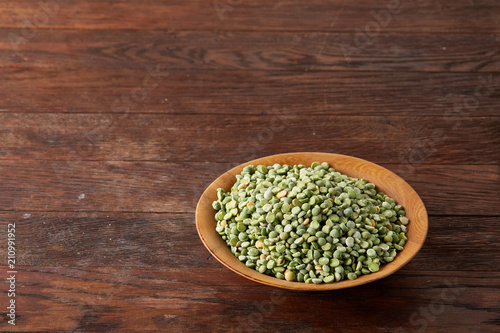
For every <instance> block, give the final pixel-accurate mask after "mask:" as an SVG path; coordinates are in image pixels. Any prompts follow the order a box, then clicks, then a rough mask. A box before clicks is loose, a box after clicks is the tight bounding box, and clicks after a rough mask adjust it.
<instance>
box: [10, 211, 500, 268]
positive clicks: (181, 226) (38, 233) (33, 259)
mask: <svg viewBox="0 0 500 333" xmlns="http://www.w3.org/2000/svg"><path fill="white" fill-rule="evenodd" d="M0 222H1V223H2V225H5V226H7V224H8V223H15V224H16V239H17V246H16V248H17V250H18V252H19V254H20V255H19V257H18V262H17V265H21V266H52V267H80V268H82V269H85V268H86V267H89V266H95V267H98V266H100V267H129V268H131V267H139V268H144V269H147V268H161V267H169V268H171V269H173V268H178V269H190V268H192V267H196V268H214V267H223V266H222V265H221V264H219V263H218V262H217V261H216V260H215V259H214V258H213V257H212V256H211V255H210V253H209V252H208V251H207V250H206V249H205V247H204V246H203V244H202V243H201V241H200V239H199V237H198V234H197V232H196V228H195V223H194V218H193V215H192V214H191V213H181V214H174V213H167V214H157V213H120V212H108V213H96V212H80V213H72V212H71V213H67V212H36V211H29V213H27V212H15V213H14V212H2V213H0ZM6 230H7V228H4V229H2V230H1V232H0V236H4V238H6V237H7V231H6ZM499 232H500V218H499V217H498V216H497V217H484V216H477V217H476V216H440V215H431V216H430V218H429V234H428V238H427V240H426V242H425V244H424V247H423V248H422V250H421V251H420V252H419V254H418V255H417V256H416V257H415V258H414V259H413V260H412V261H410V263H408V264H407V265H406V266H405V267H404V268H403V269H402V270H401V272H403V273H407V274H410V273H412V272H421V271H432V270H433V269H437V270H439V271H442V272H444V271H450V272H455V271H461V270H464V267H465V268H466V270H467V271H469V272H472V271H481V272H496V271H497V270H498V266H499V265H500V255H499V254H498V253H500V244H499V243H498V242H496V241H495V240H496V238H497V235H498V233H499ZM471 235H473V237H472V236H471ZM485 244H488V246H485ZM5 251H6V247H3V248H1V249H0V253H1V254H2V255H5V256H6V252H5ZM492 254H493V255H492Z"/></svg>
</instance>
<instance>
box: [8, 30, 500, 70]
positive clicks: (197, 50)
mask: <svg viewBox="0 0 500 333" xmlns="http://www.w3.org/2000/svg"><path fill="white" fill-rule="evenodd" d="M8 33H16V34H19V35H22V29H16V30H11V29H4V30H3V31H0V35H2V34H5V35H7V34H8ZM355 41H356V33H354V32H350V33H349V32H347V33H345V32H344V33H337V32H330V31H329V32H293V33H292V32H268V33H258V32H249V31H245V32H243V31H234V32H233V31H231V32H227V31H224V32H220V31H216V32H212V31H172V32H164V31H153V32H151V31H130V30H125V31H123V30H120V31H117V30H87V31H80V30H48V31H43V33H40V34H39V35H38V36H37V37H36V38H33V39H31V40H26V41H24V40H23V42H21V41H20V42H19V43H12V42H10V41H8V40H1V39H0V57H2V53H3V59H2V63H1V65H0V66H20V65H24V64H25V63H26V62H27V61H29V63H30V64H32V65H37V66H40V67H55V68H59V69H62V68H68V67H69V68H75V67H81V66H84V67H85V68H103V67H104V68H114V69H118V68H135V69H139V70H142V69H143V68H144V67H145V66H148V65H150V64H151V63H153V62H154V63H156V64H161V65H162V66H164V67H165V68H167V69H204V70H208V69H210V70H221V69H224V70H231V69H233V70H273V71H274V70H285V71H286V70H297V71H299V70H300V71H304V70H311V71H312V70H314V71H335V72H336V71H355V72H357V71H377V72H380V71H411V72H417V71H420V72H470V71H474V72H497V73H498V72H499V71H500V47H499V46H500V39H499V38H498V37H497V36H496V35H495V34H446V35H437V34H432V33H430V34H411V35H408V34H406V33H405V34H394V33H385V32H382V33H380V34H379V35H377V36H374V37H373V39H372V43H371V44H370V45H366V46H363V45H359V46H358V47H357V46H356V43H355ZM347 46H350V47H351V48H352V49H346V48H347ZM2 49H3V51H2Z"/></svg>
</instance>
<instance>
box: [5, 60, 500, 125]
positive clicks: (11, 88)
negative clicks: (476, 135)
mask: <svg viewBox="0 0 500 333" xmlns="http://www.w3.org/2000/svg"><path fill="white" fill-rule="evenodd" d="M134 66H135V65H134ZM290 69H293V71H278V72H274V71H248V70H220V71H212V70H210V71H204V70H169V69H167V68H166V67H163V66H162V65H161V64H157V63H156V62H155V61H152V62H151V63H150V64H148V65H144V66H143V67H142V69H129V68H121V67H119V68H115V69H113V68H89V67H87V66H86V65H85V64H82V65H80V66H78V67H75V68H69V69H68V68H61V69H59V68H56V67H47V68H46V67H40V66H33V65H30V64H28V65H22V66H15V67H6V68H4V69H3V70H2V80H1V81H0V94H1V95H2V96H5V97H4V98H3V99H2V100H1V101H0V112H29V113H39V112H44V113H46V112H49V113H52V112H68V113H82V112H94V113H95V112H97V113H110V112H111V113H168V114H175V113H184V114H186V113H189V114H232V115H241V114H254V115H255V114H262V113H265V112H271V111H272V110H278V111H282V110H288V111H289V112H293V113H295V114H303V115H304V116H306V115H310V114H336V115H356V114H357V115H391V114H392V115H401V116H404V117H409V116H417V117H418V116H420V115H433V116H437V117H441V118H444V117H447V118H448V123H451V124H452V125H453V126H455V120H453V119H457V118H459V119H461V118H464V117H477V116H483V117H484V116H500V110H499V108H498V99H499V98H500V74H497V73H413V72H395V73H387V72H382V73H373V72H339V73H332V72H325V71H319V72H310V71H309V72H308V71H295V67H294V66H291V67H290ZM155 78H156V79H155ZM28 83H29V89H28V88H27V84H28ZM476 90H477V91H478V93H477V96H476ZM221 126H222V122H221Z"/></svg>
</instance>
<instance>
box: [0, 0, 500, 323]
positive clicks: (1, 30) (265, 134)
mask: <svg viewBox="0 0 500 333" xmlns="http://www.w3.org/2000/svg"><path fill="white" fill-rule="evenodd" d="M391 3H392V4H394V3H396V4H397V3H398V1H397V0H390V1H389V0H387V1H386V0H384V1H372V0H359V1H354V2H353V1H345V0H332V1H322V0H311V1H281V2H270V1H263V0H256V1H244V0H241V1H240V0H216V1H212V0H210V1H194V0H186V1H184V0H168V1H167V0H162V1H160V0H147V1H132V0H120V1H113V2H111V1H103V0H77V1H72V2H69V1H67V0H42V1H38V0H19V1H2V2H0V97H1V98H0V278H2V279H3V281H4V283H2V286H1V287H0V315H1V318H2V319H1V320H0V331H2V332H3V331H20V332H38V331H47V332H54V331H64V332H148V331H149V332H157V331H165V332H238V333H239V332H263V331H266V332H285V331H286V332H289V331H296V332H333V331H335V332H344V331H346V332H395V333H401V332H408V333H409V332H497V331H498V327H499V326H500V321H499V318H500V317H499V316H500V307H499V304H500V297H499V293H498V288H499V286H500V275H499V272H498V267H500V255H499V253H500V248H499V247H500V243H499V242H498V241H497V240H498V235H499V234H500V206H499V205H498V203H499V202H500V181H499V180H500V164H499V161H500V150H499V147H500V123H499V122H500V38H499V33H500V23H499V22H500V3H499V2H498V1H496V0H481V1H479V0H474V1H470V0H456V1H452V0H440V1H431V0H418V1H411V2H410V1H408V0H400V3H401V5H402V6H403V7H404V8H403V10H401V12H398V13H396V11H399V10H397V9H396V11H394V9H393V13H390V12H389V11H388V10H389V9H388V5H390V4H391ZM388 13H390V14H388ZM377 15H378V22H379V23H377V18H376V16H377ZM382 23H383V24H382ZM381 24H382V26H381ZM366 29H373V30H370V32H369V35H367V34H366V32H363V31H365V30H366ZM283 124H284V125H285V126H283ZM295 151H322V152H330V153H340V154H347V155H353V156H356V157H360V158H364V159H367V160H369V161H371V162H375V163H378V164H380V165H382V166H384V167H386V168H388V169H389V170H391V171H393V172H395V173H397V174H398V175H400V176H401V177H402V178H404V179H405V180H406V181H407V182H408V183H409V184H410V185H411V186H412V187H413V188H414V189H415V190H416V192H417V193H418V194H419V196H420V197H421V198H422V200H423V202H424V204H425V206H426V208H427V210H428V213H429V232H428V237H427V239H426V241H425V243H424V245H423V247H422V249H421V250H420V252H419V253H418V254H417V256H416V257H415V258H413V259H412V260H411V261H410V262H409V263H408V264H407V265H405V266H404V267H403V268H402V269H400V270H398V271H397V272H396V273H395V274H393V275H391V276H389V277H387V278H384V279H382V280H379V281H375V282H373V283H370V284H366V285H363V286H359V287H355V288H350V289H346V290H337V291H335V292H320V293H298V292H290V291H285V290H281V289H275V288H271V287H268V286H265V285H261V284H256V283H253V282H252V281H249V280H247V279H245V278H243V277H240V276H239V275H237V274H235V273H233V272H231V271H230V270H228V269H227V268H225V267H224V266H222V265H221V264H220V263H219V262H218V261H217V260H216V259H214V258H213V257H212V256H211V255H210V254H209V252H208V251H207V250H206V249H205V247H204V246H203V244H202V242H201V241H200V239H199V237H198V235H197V232H196V227H195V216H194V213H195V207H196V204H197V202H198V199H199V197H200V195H201V194H202V193H203V191H204V190H205V188H206V187H207V186H208V185H209V184H210V183H211V181H213V180H214V179H216V178H217V177H219V176H220V175H221V174H222V173H223V172H225V171H227V170H229V169H231V168H232V167H234V166H236V165H238V164H240V163H243V162H245V161H247V160H250V159H252V158H256V157H261V156H266V155H271V154H276V153H285V152H295ZM9 223H15V224H16V245H15V246H16V260H17V262H16V267H15V268H16V270H17V273H16V305H17V307H16V316H17V317H16V326H12V325H10V324H8V323H7V319H8V318H7V317H6V313H7V305H8V302H9V300H10V299H11V298H10V297H9V296H8V290H9V283H8V282H7V280H5V279H6V278H7V277H8V273H7V272H8V267H7V266H6V265H7V255H8V247H7V245H8V244H7V238H8V232H7V231H8V228H7V227H8V224H9Z"/></svg>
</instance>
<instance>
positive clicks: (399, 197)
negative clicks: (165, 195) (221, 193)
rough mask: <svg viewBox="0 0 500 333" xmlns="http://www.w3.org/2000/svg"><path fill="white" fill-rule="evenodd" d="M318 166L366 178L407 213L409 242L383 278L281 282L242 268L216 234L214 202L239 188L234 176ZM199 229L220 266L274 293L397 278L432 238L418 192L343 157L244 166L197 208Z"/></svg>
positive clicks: (293, 157) (283, 158) (271, 159)
mask: <svg viewBox="0 0 500 333" xmlns="http://www.w3.org/2000/svg"><path fill="white" fill-rule="evenodd" d="M315 161H317V162H320V163H321V162H328V163H329V164H330V165H331V166H332V167H333V168H334V169H335V170H336V171H339V172H341V173H344V174H346V175H348V176H351V177H356V178H365V179H366V180H368V181H369V182H372V183H374V184H375V185H376V186H377V190H378V191H381V192H384V193H385V194H387V195H388V196H390V197H392V198H393V199H394V200H396V202H397V203H398V204H400V205H402V206H403V208H404V209H405V211H406V216H407V217H408V219H409V220H410V223H409V224H408V226H407V227H408V233H407V237H408V241H407V242H406V245H405V246H404V249H403V251H401V252H398V254H397V256H396V258H395V259H394V260H393V261H392V262H390V263H387V264H384V265H381V266H380V270H379V271H378V272H376V273H371V274H368V275H362V276H360V277H359V278H357V279H355V280H345V281H340V282H333V283H330V284H306V283H303V282H289V281H285V280H280V279H277V278H275V277H272V276H268V275H265V274H261V273H259V272H257V271H256V270H254V269H251V268H248V267H246V266H245V264H243V263H242V262H240V261H239V260H238V258H236V257H235V256H234V255H233V254H232V253H231V251H230V249H229V247H228V246H227V245H226V243H225V242H224V241H223V240H222V238H221V237H220V235H219V234H218V233H217V232H216V231H215V225H216V221H215V217H214V215H215V213H216V211H215V210H214V209H213V208H212V202H213V201H215V200H217V192H216V190H217V189H218V188H219V187H222V188H224V189H225V190H226V191H229V190H230V188H231V187H232V186H233V184H234V183H235V182H236V177H235V176H236V175H237V174H239V173H240V172H241V171H242V169H243V167H245V166H246V165H249V164H253V165H255V166H257V165H259V164H263V165H267V166H268V165H273V164H275V163H279V164H288V165H296V164H303V165H306V166H310V165H311V163H312V162H315ZM196 228H197V230H198V234H199V236H200V238H201V241H202V242H203V244H204V245H205V246H206V248H207V249H208V251H210V253H211V254H212V255H213V256H214V257H215V258H216V259H217V260H219V261H220V262H221V263H222V264H224V265H225V266H226V267H228V268H229V269H231V270H233V271H234V272H236V273H238V274H240V275H242V276H244V277H246V278H248V279H250V280H253V281H256V282H259V283H263V284H266V285H270V286H274V287H279V288H285V289H292V290H299V291H314V290H318V291H320V290H333V289H343V288H349V287H354V286H359V285H362V284H365V283H369V282H372V281H375V280H378V279H381V278H383V277H386V276H388V275H390V274H392V273H394V272H395V271H397V270H398V269H400V268H401V267H403V266H404V265H405V264H406V263H407V262H408V261H410V260H411V259H412V258H413V257H414V256H415V255H416V254H417V252H418V251H419V250H420V248H421V247H422V245H423V243H424V241H425V237H426V236H427V229H428V220H427V211H426V210H425V206H424V204H423V202H422V200H421V199H420V197H419V196H418V194H417V193H416V192H415V191H414V190H413V188H412V187H411V186H410V185H408V183H406V182H405V181H404V180H403V179H401V178H400V177H399V176H397V175H396V174H394V173H392V172H391V171H389V170H387V169H385V168H383V167H381V166H379V165H377V164H374V163H371V162H368V161H365V160H363V159H360V158H356V157H351V156H346V155H338V154H328V153H288V154H279V155H272V156H267V157H263V158H259V159H256V160H253V161H249V162H246V163H243V164H241V165H239V166H237V167H235V168H233V169H231V170H229V171H228V172H226V173H224V174H223V175H221V176H220V177H219V178H217V179H216V180H215V181H214V182H213V183H212V184H210V186H209V187H208V188H207V189H206V190H205V192H204V193H203V194H202V196H201V198H200V200H199V202H198V205H197V207H196Z"/></svg>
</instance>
